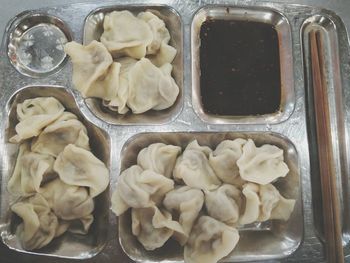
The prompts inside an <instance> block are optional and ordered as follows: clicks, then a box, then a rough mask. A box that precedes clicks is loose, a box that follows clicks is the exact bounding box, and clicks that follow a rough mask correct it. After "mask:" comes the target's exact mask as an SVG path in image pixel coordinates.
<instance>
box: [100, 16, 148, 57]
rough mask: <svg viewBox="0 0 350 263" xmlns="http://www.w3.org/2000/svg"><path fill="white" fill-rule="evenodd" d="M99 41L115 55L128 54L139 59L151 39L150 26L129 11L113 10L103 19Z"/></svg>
mask: <svg viewBox="0 0 350 263" xmlns="http://www.w3.org/2000/svg"><path fill="white" fill-rule="evenodd" d="M103 30H104V31H103V33H102V35H101V38H100V40H101V42H102V43H103V45H105V46H106V48H107V49H108V51H109V52H111V53H112V54H113V56H115V57H119V56H123V55H126V56H129V57H132V58H135V59H141V58H143V57H145V56H146V52H147V46H148V45H150V44H151V43H152V41H153V33H152V30H151V28H150V26H149V25H148V24H147V23H146V22H145V21H143V20H141V19H139V18H137V17H135V16H134V15H133V14H132V13H130V12H129V11H126V10H124V11H113V12H111V13H109V14H107V15H106V16H105V18H104V21H103Z"/></svg>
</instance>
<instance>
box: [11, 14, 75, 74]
mask: <svg viewBox="0 0 350 263" xmlns="http://www.w3.org/2000/svg"><path fill="white" fill-rule="evenodd" d="M71 40H72V35H71V32H70V30H69V28H68V27H67V25H66V24H65V23H64V22H63V21H62V20H61V19H59V18H58V17H55V16H52V15H48V14H46V13H36V12H24V13H22V14H21V15H19V16H18V17H17V18H16V19H15V20H14V21H13V23H12V24H11V26H10V29H9V35H8V39H7V54H8V57H9V60H10V62H11V63H12V65H13V66H14V67H15V68H16V69H17V71H19V72H20V73H22V74H23V75H26V76H30V77H34V78H38V77H46V76H48V75H50V74H53V73H54V72H57V71H59V70H60V69H61V68H62V67H63V65H64V62H66V60H67V59H66V58H67V56H66V54H65V53H64V50H63V46H64V44H65V43H66V42H69V41H71Z"/></svg>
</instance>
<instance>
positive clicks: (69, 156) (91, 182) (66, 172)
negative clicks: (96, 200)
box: [54, 144, 109, 197]
mask: <svg viewBox="0 0 350 263" xmlns="http://www.w3.org/2000/svg"><path fill="white" fill-rule="evenodd" d="M54 170H55V171H56V172H57V173H58V175H59V177H60V178H61V180H62V181H63V182H65V183H66V184H69V185H76V186H85V187H88V188H89V189H90V191H89V193H90V195H91V197H95V196H97V195H99V194H100V193H102V192H103V191H104V190H105V189H106V188H107V186H108V184H109V172H108V169H107V167H106V166H105V164H104V163H103V162H101V161H100V160H99V159H97V158H96V157H95V156H94V155H93V154H92V153H91V152H90V151H88V150H85V149H83V148H80V147H77V146H75V145H74V144H69V145H67V146H66V147H65V148H64V150H63V151H62V152H61V153H60V154H59V155H58V157H57V159H56V161H55V163H54Z"/></svg>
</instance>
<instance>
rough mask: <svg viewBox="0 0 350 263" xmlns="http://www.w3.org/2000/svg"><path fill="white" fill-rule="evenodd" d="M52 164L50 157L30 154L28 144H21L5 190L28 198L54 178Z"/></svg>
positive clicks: (52, 160) (53, 160) (52, 159)
mask: <svg viewBox="0 0 350 263" xmlns="http://www.w3.org/2000/svg"><path fill="white" fill-rule="evenodd" d="M54 162H55V159H54V158H53V157H52V156H50V155H47V154H39V153H33V152H30V146H29V143H28V142H24V143H22V144H21V145H20V147H19V152H18V156H17V160H16V165H15V168H14V171H13V173H12V176H11V178H10V180H9V182H8V185H7V190H8V191H9V192H10V193H11V194H13V195H16V196H30V195H33V194H35V193H37V192H39V189H40V185H41V184H42V183H43V182H45V181H47V180H49V179H51V178H53V177H55V176H56V174H55V173H54V171H53V164H54Z"/></svg>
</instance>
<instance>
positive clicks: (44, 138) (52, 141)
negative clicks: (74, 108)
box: [31, 113, 90, 157]
mask: <svg viewBox="0 0 350 263" xmlns="http://www.w3.org/2000/svg"><path fill="white" fill-rule="evenodd" d="M72 115H73V114H72V113H70V114H67V115H62V117H63V118H62V119H61V118H59V119H58V120H56V121H55V122H54V123H52V124H50V125H49V126H47V127H46V128H45V129H44V130H43V131H42V132H41V134H40V135H39V136H38V137H37V138H35V139H34V140H33V142H32V146H31V149H32V151H34V152H38V153H43V154H49V155H52V156H54V157H57V156H58V155H59V154H60V153H61V152H62V151H63V149H64V148H65V147H66V146H67V145H68V144H75V145H76V146H78V147H81V148H84V149H86V150H89V149H90V146H89V137H88V135H87V130H86V128H85V126H84V125H83V124H82V123H81V122H80V121H79V120H77V119H76V116H75V115H73V116H74V117H75V118H74V117H73V116H72Z"/></svg>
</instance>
